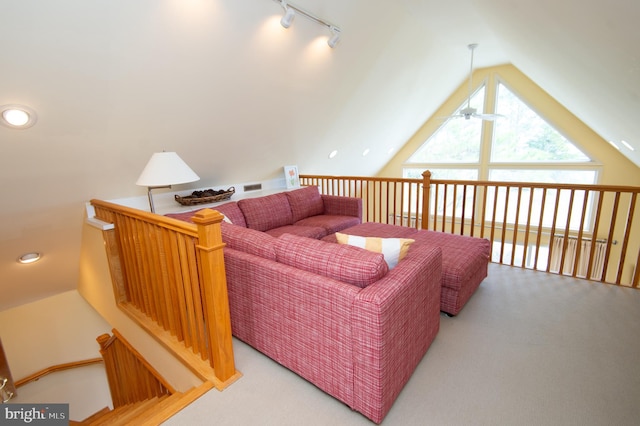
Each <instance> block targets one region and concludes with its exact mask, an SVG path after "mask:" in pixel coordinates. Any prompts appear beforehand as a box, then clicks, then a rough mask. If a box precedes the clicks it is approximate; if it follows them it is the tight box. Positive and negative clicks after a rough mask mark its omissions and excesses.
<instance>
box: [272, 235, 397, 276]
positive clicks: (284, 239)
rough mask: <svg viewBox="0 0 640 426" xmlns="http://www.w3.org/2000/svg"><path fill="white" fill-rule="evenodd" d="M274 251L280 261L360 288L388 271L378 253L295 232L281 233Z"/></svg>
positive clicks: (381, 256)
mask: <svg viewBox="0 0 640 426" xmlns="http://www.w3.org/2000/svg"><path fill="white" fill-rule="evenodd" d="M275 251H276V260H277V261H278V262H279V263H283V264H286V265H289V266H293V267H295V268H298V269H303V270H305V271H308V272H312V273H315V274H318V275H322V276H325V277H329V278H333V279H335V280H338V281H342V282H345V283H348V284H353V285H356V286H358V287H363V288H364V287H367V286H368V285H370V284H373V283H375V282H376V281H378V280H380V279H381V278H382V277H384V276H385V275H386V274H387V272H389V267H388V266H387V263H386V262H385V260H384V256H383V255H382V254H381V253H373V252H370V251H368V250H364V249H361V248H358V247H353V246H349V245H339V244H330V243H326V242H324V241H320V240H314V239H311V238H305V237H299V236H297V235H291V234H283V235H281V236H280V237H279V238H277V241H276V244H275Z"/></svg>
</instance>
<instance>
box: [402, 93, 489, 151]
mask: <svg viewBox="0 0 640 426" xmlns="http://www.w3.org/2000/svg"><path fill="white" fill-rule="evenodd" d="M483 104H484V86H482V88H480V89H479V90H478V91H477V92H476V93H475V94H474V95H473V96H472V97H471V107H472V108H476V109H478V110H479V111H481V110H482V105H483ZM466 107H467V101H465V102H464V103H463V104H462V105H461V106H460V107H459V108H458V109H457V110H456V112H455V113H454V115H456V114H459V113H460V110H462V109H463V108H466ZM481 130H482V120H476V119H470V120H465V119H464V118H462V117H454V118H449V119H447V120H446V121H445V122H444V123H443V125H442V126H440V128H439V129H438V130H436V132H435V133H434V134H433V135H431V137H430V138H429V139H427V141H426V142H425V143H424V144H423V145H422V146H421V147H420V148H419V149H418V150H417V151H416V152H415V153H414V154H413V155H412V156H411V157H410V158H409V160H408V162H409V163H477V162H478V161H480V137H481Z"/></svg>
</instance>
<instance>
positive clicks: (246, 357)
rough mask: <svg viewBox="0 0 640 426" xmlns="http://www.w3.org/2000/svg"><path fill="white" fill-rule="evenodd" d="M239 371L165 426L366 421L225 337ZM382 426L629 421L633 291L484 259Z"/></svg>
mask: <svg viewBox="0 0 640 426" xmlns="http://www.w3.org/2000/svg"><path fill="white" fill-rule="evenodd" d="M234 343H235V355H236V366H237V368H238V369H239V370H240V371H241V372H242V373H243V374H244V376H243V377H242V378H241V379H240V380H239V381H238V382H236V383H235V384H233V385H231V386H230V387H229V388H228V389H226V390H225V391H223V392H219V391H216V390H214V391H211V392H209V393H207V394H206V395H204V396H203V397H201V398H200V399H199V400H198V401H196V402H195V403H193V404H191V405H190V406H189V407H187V408H186V409H185V410H183V411H182V412H181V413H179V414H178V415H176V416H174V417H173V418H171V419H170V420H169V421H167V422H166V423H165V424H167V425H212V424H216V425H336V426H337V425H372V424H373V423H372V422H370V421H369V420H368V419H366V418H365V417H364V416H362V415H360V414H359V413H356V412H354V411H352V410H350V409H349V408H348V407H347V406H345V405H344V404H342V403H341V402H339V401H337V400H335V399H333V398H332V397H330V396H328V395H326V394H325V393H324V392H322V391H320V390H319V389H317V388H316V387H315V386H313V385H311V384H309V383H308V382H306V381H304V380H302V379H300V378H299V377H298V376H296V375H295V374H294V373H292V372H290V371H289V370H287V369H285V368H283V367H282V366H280V365H278V364H276V363H275V362H273V361H271V360H270V359H269V358H267V357H265V356H264V355H262V354H260V353H258V352H256V351H255V350H253V349H252V348H250V347H249V346H247V345H245V344H244V343H242V342H239V341H237V340H234ZM382 424H383V425H385V426H392V425H393V426H395V425H402V426H406V425H580V426H584V425H639V424H640V290H634V289H628V288H620V287H615V286H610V285H603V284H597V283H592V282H588V281H584V280H579V279H571V278H567V277H559V276H557V275H549V274H545V273H542V272H536V271H530V270H522V269H519V268H510V267H506V266H500V265H495V264H491V265H490V269H489V277H488V278H487V279H486V280H485V281H484V282H483V283H482V284H481V286H480V288H479V289H478V291H477V292H476V293H475V295H474V296H473V297H472V298H471V300H470V301H469V303H468V304H467V306H465V308H464V309H463V310H462V311H461V312H460V314H459V315H458V316H456V317H454V318H449V317H447V316H445V315H442V316H441V328H440V332H439V334H438V336H437V337H436V340H435V341H434V343H433V344H432V346H431V347H430V349H429V351H428V352H427V354H426V355H425V357H424V358H423V360H422V362H421V363H420V365H419V366H418V368H417V370H416V372H415V373H414V375H413V376H412V378H411V380H410V381H409V383H408V384H407V385H406V386H405V388H404V390H403V391H402V393H401V394H400V396H399V398H398V399H397V400H396V402H395V404H394V406H393V408H392V409H391V411H390V412H389V414H388V415H387V417H386V418H385V419H384V421H383V423H382Z"/></svg>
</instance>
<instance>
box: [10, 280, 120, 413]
mask: <svg viewBox="0 0 640 426" xmlns="http://www.w3.org/2000/svg"><path fill="white" fill-rule="evenodd" d="M110 331H111V327H110V326H109V324H108V323H107V322H106V321H105V320H104V319H103V318H102V317H101V316H100V315H99V314H98V313H97V312H96V311H95V310H94V309H92V308H91V306H89V304H87V302H86V301H85V300H84V299H83V298H82V297H81V296H80V294H79V293H78V292H77V291H75V290H73V291H68V292H66V293H62V294H59V295H56V296H53V297H49V298H46V299H42V300H40V301H37V302H33V303H29V304H26V305H22V306H19V307H17V308H13V309H8V310H5V311H2V312H0V338H2V345H3V347H4V350H5V354H6V356H7V362H8V363H9V367H10V369H11V375H12V376H13V379H14V381H15V380H20V379H23V378H25V377H27V376H29V375H31V374H33V373H36V372H38V371H41V370H42V369H45V368H47V367H51V366H52V365H57V364H64V363H68V362H73V361H81V360H85V359H89V358H99V357H100V352H99V350H100V346H99V345H98V343H97V342H96V338H97V337H98V336H99V335H101V334H104V333H109V332H110ZM12 402H15V403H25V402H41V403H69V404H70V406H69V412H70V416H71V418H72V419H74V420H81V419H84V418H86V417H87V416H89V415H90V414H92V413H94V412H96V411H97V410H99V409H101V408H103V407H105V406H111V397H110V395H109V388H108V385H107V381H106V375H105V374H104V367H103V365H102V364H99V365H95V366H89V367H80V368H78V369H74V370H69V371H66V372H58V373H51V374H50V375H48V376H46V377H44V378H42V379H40V380H38V381H37V382H32V383H31V384H27V385H25V386H22V387H20V388H18V389H17V396H16V398H14V399H13V400H12Z"/></svg>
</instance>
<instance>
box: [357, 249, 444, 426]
mask: <svg viewBox="0 0 640 426" xmlns="http://www.w3.org/2000/svg"><path fill="white" fill-rule="evenodd" d="M413 249H414V250H413V251H410V253H409V254H408V255H407V257H405V258H404V259H403V260H402V261H401V262H400V264H398V266H397V267H396V268H394V269H393V270H392V271H390V272H389V273H388V274H387V275H386V276H385V277H384V278H383V279H382V280H380V281H378V282H377V283H375V284H373V285H371V286H369V287H367V288H365V289H363V290H362V291H361V292H360V293H359V294H358V297H357V298H356V300H355V302H354V307H353V317H352V318H353V319H352V331H353V340H354V342H361V344H356V345H354V395H355V407H356V409H357V410H358V411H361V412H363V413H365V415H367V416H368V417H369V418H371V419H372V420H373V421H374V422H376V423H379V422H381V421H382V419H383V418H384V416H385V415H386V414H387V412H388V411H389V409H391V406H392V405H393V402H394V401H395V399H396V398H397V396H398V395H399V393H400V391H401V390H402V388H403V387H404V385H405V384H406V383H407V381H408V380H409V378H410V377H411V374H412V373H413V371H414V370H415V368H416V367H417V365H418V364H419V362H420V360H421V359H422V357H423V356H424V354H425V353H426V351H427V349H428V348H429V346H430V345H431V342H432V341H433V339H434V338H435V336H436V334H437V332H438V330H439V328H440V291H441V277H442V251H441V249H440V248H439V247H426V246H422V247H414V248H413ZM415 249H417V250H415Z"/></svg>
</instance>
